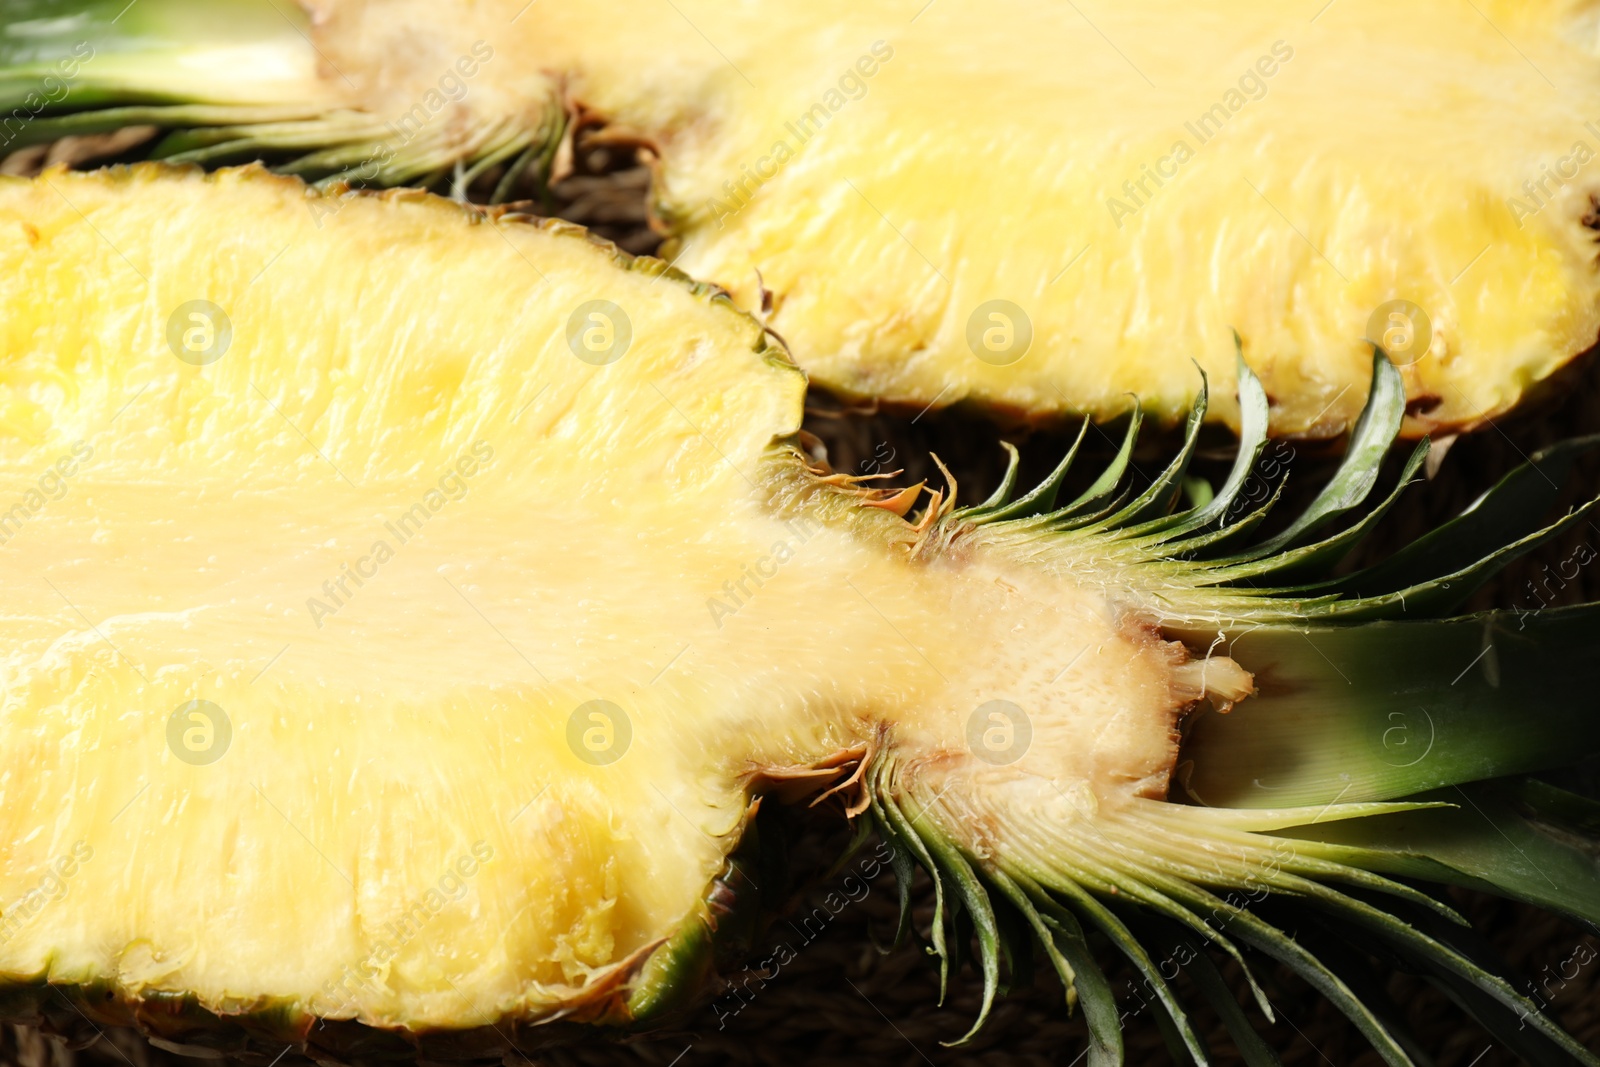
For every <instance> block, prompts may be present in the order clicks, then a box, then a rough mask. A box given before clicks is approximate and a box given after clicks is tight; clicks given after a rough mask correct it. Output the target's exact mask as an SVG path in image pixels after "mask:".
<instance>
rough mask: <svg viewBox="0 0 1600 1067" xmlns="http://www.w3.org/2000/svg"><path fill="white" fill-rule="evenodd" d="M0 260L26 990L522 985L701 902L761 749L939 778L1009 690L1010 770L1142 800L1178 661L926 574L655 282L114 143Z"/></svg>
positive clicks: (1176, 681)
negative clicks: (896, 744)
mask: <svg viewBox="0 0 1600 1067" xmlns="http://www.w3.org/2000/svg"><path fill="white" fill-rule="evenodd" d="M0 270H3V272H4V274H5V276H6V277H7V278H8V279H10V280H11V284H10V285H8V286H7V287H6V290H5V293H4V295H3V296H0V354H3V368H4V373H3V378H0V382H3V385H0V484H3V485H4V487H5V489H4V492H5V494H6V496H5V497H4V498H3V499H0V506H3V508H4V509H5V510H4V511H3V513H0V521H3V522H4V523H5V527H4V535H5V543H4V545H3V546H0V553H3V558H4V561H5V567H4V571H3V572H0V574H3V577H0V582H3V594H0V599H3V602H4V603H5V604H6V614H5V617H4V622H3V657H4V658H3V660H0V672H3V674H0V677H3V681H4V692H5V703H4V707H3V711H0V790H3V798H4V803H3V805H0V811H3V815H0V901H4V902H7V907H6V914H7V916H15V917H16V922H15V924H14V925H13V926H12V927H9V928H8V929H7V932H6V933H7V936H5V937H3V938H0V974H4V975H5V976H7V977H9V978H10V979H12V980H14V981H25V980H34V979H37V978H39V977H44V978H48V979H49V980H50V981H51V982H56V983H64V984H79V985H88V984H91V983H94V982H99V981H109V982H110V983H111V984H112V985H113V986H114V987H115V988H116V989H117V990H118V991H119V992H120V994H121V995H123V996H126V997H133V998H137V997H142V996H149V995H153V994H154V993H156V992H159V991H163V990H165V991H188V992H192V993H194V994H195V995H197V996H198V997H199V998H200V1002H201V1004H203V1005H204V1006H206V1007H208V1008H210V1009H211V1010H213V1011H217V1012H219V1013H220V1012H223V1011H225V1010H233V1011H237V1010H246V1009H248V1008H249V1007H250V1006H251V1005H260V1004H263V1003H271V1002H282V1003H288V1004H290V1005H292V1006H294V1007H295V1008H296V1009H297V1010H299V1011H303V1012H311V1013H314V1014H316V1015H320V1016H326V1017H333V1018H356V1019H360V1020H362V1021H365V1022H369V1023H375V1024H379V1025H390V1026H404V1027H408V1028H412V1029H425V1028H428V1027H440V1026H465V1025H472V1024H482V1023H486V1022H493V1021H494V1020H495V1019H497V1018H499V1017H501V1016H506V1015H523V1016H528V1015H539V1014H542V1013H548V1012H550V1011H553V1010H555V1009H556V1008H557V1007H559V1006H562V1005H566V1004H569V1003H570V1002H573V1001H575V1000H580V999H582V998H584V997H585V996H586V995H596V996H597V995H599V993H597V991H599V992H602V993H603V992H604V991H606V990H607V989H609V988H612V987H614V986H616V984H617V983H618V982H619V981H621V980H623V979H626V978H627V977H628V976H629V975H630V974H631V973H632V970H631V968H632V967H633V966H634V965H636V964H637V962H638V960H639V958H640V956H641V954H645V953H648V952H649V951H650V950H651V949H652V948H653V947H654V946H655V945H656V944H657V943H658V942H659V941H660V940H661V939H662V938H664V937H667V936H669V935H670V934H671V933H672V932H673V931H674V929H675V928H676V927H677V926H678V925H679V924H680V923H681V922H682V921H683V920H684V919H685V917H686V916H689V915H690V914H691V913H692V912H693V911H694V909H695V908H696V906H697V904H698V902H699V900H700V899H701V897H702V896H704V895H705V893H706V891H707V886H708V884H709V883H710V881H711V880H712V878H713V877H714V876H715V875H716V874H717V872H718V870H719V869H720V867H721V865H722V863H723V861H724V858H725V857H726V856H727V854H728V853H729V852H730V851H731V850H732V849H733V847H734V845H735V844H736V843H737V841H738V838H739V831H740V829H741V827H742V824H743V821H744V819H745V818H746V809H747V805H748V788H747V779H748V775H749V774H750V772H751V771H752V770H754V769H757V768H760V767H784V766H789V765H806V764H810V763H813V762H815V761H817V760H819V759H822V758H824V757H826V756H828V755H829V754H830V753H833V752H835V751H837V750H840V749H844V748H849V747H850V746H854V745H860V744H863V743H866V742H870V741H871V740H872V738H873V737H874V736H875V731H876V730H877V729H878V728H879V724H882V723H891V722H892V723H895V724H896V728H897V730H898V731H899V737H900V739H901V742H902V744H903V745H904V746H905V748H906V750H907V751H910V752H922V753H925V754H928V755H929V756H930V757H934V758H937V759H940V760H943V761H944V762H945V763H946V764H948V765H951V766H959V765H960V763H961V762H962V761H963V760H967V759H970V757H968V756H966V754H965V753H966V748H965V741H964V738H965V731H966V727H967V721H968V717H969V713H970V712H971V711H972V709H974V708H976V707H979V706H980V705H982V704H984V703H985V702H986V701H989V700H995V699H1004V700H1009V701H1013V702H1015V703H1017V704H1020V705H1024V706H1026V707H1028V708H1029V709H1030V710H1031V712H1032V713H1033V714H1034V727H1033V728H1034V730H1035V733H1036V741H1035V742H1034V744H1033V746H1032V748H1031V749H1030V750H1029V751H1028V753H1027V755H1026V757H1025V758H1024V759H1023V761H1022V762H1020V763H1019V764H1018V765H1017V768H1016V769H1017V771H1018V772H1019V773H1020V772H1024V771H1026V772H1030V773H1048V774H1049V775H1051V776H1053V777H1055V778H1058V779H1060V780H1062V781H1071V782H1076V783H1079V787H1081V788H1083V789H1086V790H1088V791H1089V793H1090V794H1092V795H1095V796H1096V797H1097V798H1098V802H1099V803H1101V804H1106V805H1112V806H1115V805H1117V804H1119V803H1125V802H1128V801H1131V800H1132V799H1133V798H1134V797H1135V796H1137V795H1150V796H1159V795H1162V793H1163V792H1164V789H1165V785H1166V776H1167V773H1168V771H1169V770H1170V768H1171V764H1172V757H1173V746H1174V737H1173V734H1172V725H1173V721H1174V717H1175V715H1176V714H1177V711H1178V709H1179V708H1180V707H1181V706H1183V704H1184V703H1185V702H1186V701H1188V700H1190V699H1192V698H1193V697H1194V696H1196V695H1198V690H1196V689H1195V688H1194V684H1193V679H1192V678H1190V677H1188V676H1187V675H1186V673H1185V671H1184V670H1183V669H1182V668H1181V667H1180V664H1181V662H1182V661H1183V660H1184V659H1185V658H1186V654H1185V653H1184V651H1183V650H1182V647H1181V646H1178V645H1173V644H1169V643H1167V642H1165V641H1163V640H1161V639H1159V638H1158V637H1155V636H1153V635H1152V634H1151V633H1148V632H1147V631H1146V630H1145V629H1143V628H1142V627H1141V626H1139V625H1136V624H1135V623H1134V622H1133V621H1131V620H1130V619H1129V618H1128V617H1126V615H1125V613H1124V611H1123V610H1122V609H1121V608H1119V607H1118V606H1117V605H1116V603H1115V602H1114V601H1112V600H1111V599H1110V598H1108V597H1107V596H1106V595H1105V593H1104V592H1102V591H1100V590H1098V589H1096V588H1095V587H1093V586H1083V585H1079V584H1076V583H1075V582H1073V581H1070V580H1067V579H1066V578H1043V577H1041V578H1040V579H1038V580H1033V581H1029V582H1026V583H1024V582H1023V581H1022V580H1021V579H1019V578H1018V577H1017V574H1016V570H1015V567H1014V566H1013V565H1011V564H1008V563H1006V562H1005V561H1004V560H1002V559H995V560H988V559H986V558H985V557H984V556H983V555H982V554H981V553H977V554H974V555H971V556H969V557H966V558H962V559H959V560H956V559H947V560H937V561H935V562H934V563H933V564H931V565H929V564H923V563H917V562H914V561H913V560H912V559H911V556H910V553H909V552H908V550H907V548H908V545H909V543H910V542H911V541H912V539H913V538H914V536H915V531H914V530H913V529H912V528H911V527H910V526H909V525H907V524H906V523H905V522H903V521H902V520H901V519H900V518H899V517H897V516H896V515H895V514H892V513H890V512H889V511H886V510H883V509H882V508H877V507H864V506H862V505H863V503H871V502H874V496H873V495H872V494H867V495H865V496H863V495H862V494H861V493H860V492H859V491H852V490H849V489H847V488H842V487H838V486H835V485H829V484H826V483H823V482H820V481H818V480H817V479H816V478H815V476H814V475H812V474H809V473H807V472H806V471H805V469H804V466H803V461H802V460H801V457H800V455H799V453H797V452H796V451H795V450H793V449H792V448H789V447H783V446H774V445H773V444H772V442H773V439H774V437H781V436H784V435H788V434H791V433H792V432H793V431H794V430H795V429H796V428H797V426H798V420H799V418H800V414H801V403H802V398H803V392H804V381H803V378H802V377H801V375H800V374H799V373H797V372H796V371H795V370H794V368H793V367H792V366H791V365H790V364H789V363H788V362H787V360H786V357H785V356H784V355H783V353H782V352H781V350H778V349H776V348H775V347H773V346H772V345H771V344H770V343H769V342H768V341H767V339H766V335H765V334H764V333H763V331H762V330H761V329H760V327H759V326H758V325H757V324H756V323H755V322H754V321H753V320H751V319H749V318H748V317H746V316H743V315H741V314H739V313H738V312H736V311H735V310H734V309H733V308H732V307H731V306H729V304H728V302H727V300H726V299H725V298H723V297H721V296H717V295H715V293H714V291H711V290H706V289H703V288H700V287H695V286H693V285H690V284H688V283H687V281H686V279H684V278H683V277H682V276H679V275H676V274H672V273H670V272H668V271H667V270H666V268H664V267H663V266H662V265H660V264H659V263H650V262H647V261H639V262H638V263H635V264H632V266H631V267H630V266H629V264H628V263H627V262H626V261H625V257H621V256H620V255H619V254H617V253H615V252H614V251H612V250H609V249H608V248H606V247H602V246H600V245H598V244H596V243H594V242H591V241H588V240H586V239H585V238H583V237H582V236H581V235H580V234H578V233H576V232H574V231H571V230H569V229H566V228H563V227H560V226H553V227H549V228H544V229H540V228H537V227H534V226H530V225H525V224H522V223H519V222H516V221H513V220H508V219H500V218H487V219H486V218H483V217H481V216H479V215H477V214H475V213H473V212H471V211H468V210H466V209H463V208H458V207H456V206H454V205H450V204H449V203H448V202H444V201H440V200H437V199H434V198H420V199H419V198H418V197H416V196H414V195H403V194H391V195H390V196H388V197H385V198H384V199H382V200H380V199H378V198H373V197H365V196H356V195H350V196H346V197H342V198H331V199H326V200H324V199H322V198H318V197H316V196H315V195H311V196H310V197H309V198H308V194H307V193H306V192H305V190H304V188H303V187H302V186H300V185H299V183H298V182H295V181H292V180H288V179H281V178H276V177H272V176H269V175H267V174H266V173H265V172H263V171H260V170H246V171H234V172H224V173H221V174H219V175H216V176H213V177H209V178H206V177H202V176H201V175H199V174H198V173H193V172H188V173H183V172H178V173H172V172H167V171H164V170H161V169H159V168H141V169H135V170H134V171H132V172H124V173H120V174H113V175H109V176H108V175H94V176H77V175H72V174H68V173H65V172H61V171H56V172H52V173H48V174H47V175H45V177H43V178H42V179H40V180H39V181H37V182H32V183H28V182H22V181H16V180H12V181H8V182H6V183H5V184H3V185H0ZM901 510H903V508H902V509H901ZM1080 650H1087V654H1080ZM1108 707H1114V708H1116V709H1117V710H1118V714H1117V715H1115V716H1108V715H1107V714H1106V709H1107V708H1108ZM1090 734H1092V736H1093V737H1094V741H1093V742H1092V743H1090V744H1084V743H1083V741H1082V738H1083V737H1084V736H1087V735H1090ZM952 761H954V762H953V763H952ZM63 858H66V859H69V860H73V864H72V870H71V872H70V873H69V872H67V871H65V870H63V869H62V868H61V866H60V863H61V861H62V859H63ZM52 879H58V880H59V881H60V884H61V885H62V886H63V887H64V888H62V889H61V891H60V892H59V893H58V892H57V891H56V882H55V881H52ZM41 886H44V887H45V889H46V891H45V892H44V897H43V898H40V897H39V890H40V887H41ZM17 901H26V902H27V904H26V906H25V907H21V908H20V909H19V908H14V907H13V906H12V905H11V904H10V902H17ZM596 1010H597V1011H599V1010H600V1009H596Z"/></svg>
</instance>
